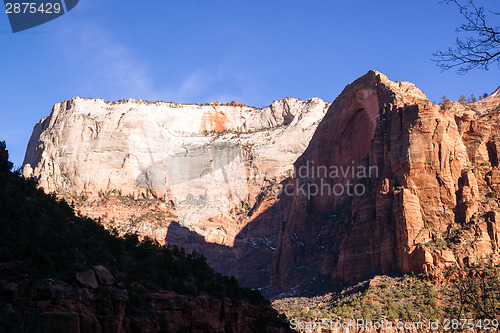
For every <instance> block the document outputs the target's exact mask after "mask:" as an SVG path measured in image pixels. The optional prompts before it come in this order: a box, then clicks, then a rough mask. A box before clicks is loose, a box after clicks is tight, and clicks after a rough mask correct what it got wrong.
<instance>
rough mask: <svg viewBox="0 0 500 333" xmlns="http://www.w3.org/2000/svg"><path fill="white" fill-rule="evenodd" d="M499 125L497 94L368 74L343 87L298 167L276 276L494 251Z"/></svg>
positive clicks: (364, 272)
mask: <svg viewBox="0 0 500 333" xmlns="http://www.w3.org/2000/svg"><path fill="white" fill-rule="evenodd" d="M499 130H500V93H498V90H497V92H496V93H494V94H492V95H491V96H490V97H488V98H486V99H484V100H483V101H479V102H476V103H473V104H469V105H462V104H459V103H456V102H449V103H445V104H444V105H434V104H432V103H430V102H429V101H428V100H427V98H426V97H425V96H424V94H423V93H422V92H421V91H420V90H419V89H418V88H416V87H415V86H414V85H413V84H411V83H408V82H392V81H390V80H388V79H387V77H386V76H384V75H383V74H381V73H378V72H375V71H370V72H368V73H367V74H366V75H364V76H363V77H361V78H359V79H357V80H356V81H354V82H353V83H351V84H349V85H348V86H346V88H345V89H344V91H343V92H342V93H341V94H340V96H339V97H337V99H336V100H335V101H334V102H333V103H332V105H331V106H330V108H329V110H328V112H327V114H326V115H325V117H324V119H323V120H322V122H321V123H320V125H319V126H318V128H317V130H316V133H315V134H314V136H313V138H312V139H311V141H310V143H309V146H308V148H307V149H306V151H305V152H304V154H303V155H302V156H301V157H300V158H299V159H298V160H297V161H296V163H295V170H297V171H298V172H296V173H295V179H294V180H293V182H292V183H293V184H292V186H291V188H289V191H288V192H291V194H292V195H286V196H283V198H282V201H284V203H283V205H284V206H285V207H286V212H285V213H284V222H283V224H282V228H281V229H280V235H279V240H278V244H277V253H276V255H275V256H274V257H273V269H272V273H271V275H272V278H271V279H272V281H274V282H275V283H276V284H277V285H278V286H279V287H281V288H283V289H285V290H289V289H290V288H292V287H295V286H297V285H300V284H305V283H306V282H308V281H309V282H310V281H314V280H319V279H318V277H319V276H323V277H325V278H327V279H333V280H334V281H337V282H344V281H355V280H360V279H364V278H367V277H370V276H373V275H375V274H389V273H401V272H403V273H411V272H432V274H439V273H438V272H439V271H440V269H442V268H445V267H448V266H450V265H454V264H456V263H458V264H459V265H467V264H469V263H471V262H476V261H479V260H485V259H486V258H488V257H489V256H493V257H494V258H496V259H498V246H499V243H498V236H497V233H498V228H499V227H500V224H498V221H499V219H498V217H497V214H496V211H497V210H498V209H499V204H498V200H496V199H493V197H496V192H493V191H496V190H494V189H495V188H498V186H499V185H498V181H499V178H497V174H500V173H499V172H498V156H499V153H500V152H499V151H498V149H499V148H500V142H499V136H498V133H500V132H499ZM353 168H354V170H355V171H356V172H355V173H353V172H351V171H352V170H353ZM325 170H328V171H331V170H339V171H337V172H329V173H325ZM359 170H361V171H363V170H364V171H365V172H359V173H358V171H359ZM354 186H359V187H358V191H357V193H356V192H355V191H354V189H355V188H354ZM349 188H350V193H349ZM290 189H291V190H290Z"/></svg>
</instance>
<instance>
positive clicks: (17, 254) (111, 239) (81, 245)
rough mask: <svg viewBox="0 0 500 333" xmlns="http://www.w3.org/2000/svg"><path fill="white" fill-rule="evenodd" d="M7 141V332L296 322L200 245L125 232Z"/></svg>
mask: <svg viewBox="0 0 500 333" xmlns="http://www.w3.org/2000/svg"><path fill="white" fill-rule="evenodd" d="M4 148H5V146H4V145H3V143H1V142H0V233H1V234H2V242H1V244H0V331H1V332H75V333H76V332H102V333H106V332H110V333H111V332H123V333H126V332H263V331H269V332H286V331H288V329H287V325H286V323H284V322H283V321H282V320H281V319H280V318H279V317H278V314H277V313H276V312H275V311H274V310H273V309H272V308H271V307H270V306H269V303H268V302H267V301H265V300H264V299H263V298H262V296H261V295H260V294H259V293H258V292H256V291H251V290H248V289H242V288H240V287H239V286H238V282H237V281H236V280H235V279H234V278H233V279H230V278H228V277H222V276H221V275H219V274H215V273H214V271H213V270H212V269H211V268H210V267H209V266H207V264H206V262H205V259H204V258H203V257H201V256H200V255H196V254H193V255H187V254H186V253H184V252H183V251H182V250H179V249H178V248H161V247H159V246H157V245H155V244H154V243H153V242H151V241H144V242H142V243H139V241H138V240H137V238H134V237H130V236H129V237H126V238H125V239H121V238H118V237H116V236H115V235H112V234H110V233H109V232H107V231H106V230H104V229H103V228H102V226H99V225H98V224H97V223H96V222H94V221H91V220H88V219H82V218H78V217H76V216H75V215H74V214H73V211H72V209H71V208H70V207H69V206H68V205H67V204H66V203H65V202H58V201H57V200H56V199H55V197H54V196H48V195H46V194H44V193H43V192H42V191H38V190H37V189H36V187H35V184H34V182H32V181H28V180H24V179H22V178H21V177H19V176H18V175H17V174H13V173H11V172H10V168H11V167H12V166H11V165H10V164H8V163H7V160H6V158H7V156H8V155H7V152H6V151H5V149H4Z"/></svg>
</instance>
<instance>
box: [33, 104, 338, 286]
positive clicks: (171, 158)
mask: <svg viewBox="0 0 500 333" xmlns="http://www.w3.org/2000/svg"><path fill="white" fill-rule="evenodd" d="M328 107H329V104H328V103H325V102H323V101H322V100H320V99H318V98H311V99H309V100H307V101H300V100H297V99H294V98H286V99H284V100H279V101H275V102H273V104H272V105H270V106H268V107H266V108H263V109H257V108H252V107H247V106H243V105H240V104H237V103H231V104H223V105H221V104H218V103H211V104H209V105H180V104H173V103H164V102H157V103H150V102H144V101H140V100H128V101H119V102H105V101H103V100H101V99H98V100H87V99H82V98H73V99H71V100H68V101H66V102H63V103H59V104H56V105H55V106H54V108H53V110H52V113H51V114H50V115H49V117H48V118H46V119H43V120H41V121H40V122H39V123H38V124H37V125H36V126H35V128H34V130H33V135H32V137H31V140H30V142H29V145H28V148H27V151H26V157H25V161H24V169H23V174H24V175H25V176H26V177H34V178H35V180H36V181H37V182H38V184H39V186H41V187H42V188H44V190H45V191H46V192H55V193H56V194H58V195H59V196H62V197H64V198H65V199H67V200H68V201H70V202H73V203H74V204H75V207H76V209H77V210H78V211H79V212H80V213H81V214H82V215H86V216H89V217H93V218H96V219H98V218H99V219H100V220H101V222H102V223H103V224H104V226H105V227H107V228H113V229H116V230H117V231H118V232H119V233H120V234H124V233H138V234H139V235H141V236H149V237H152V238H155V239H156V240H158V241H159V242H164V241H165V238H166V236H167V234H169V237H168V239H169V243H172V244H178V245H181V246H184V247H185V248H187V250H188V251H190V250H193V249H196V250H197V251H198V252H202V253H205V254H206V255H207V257H208V259H209V263H210V264H212V265H213V266H215V268H216V269H217V270H219V271H222V272H224V273H227V274H230V275H235V276H237V277H239V278H240V279H243V277H244V276H247V275H248V274H247V273H248V272H247V269H243V270H242V269H240V268H239V266H238V265H236V262H237V261H238V260H239V258H245V256H246V253H247V252H246V251H247V250H248V249H254V248H255V247H256V246H257V247H263V248H265V249H263V251H265V252H266V254H265V256H264V258H266V261H265V262H262V257H260V258H255V259H254V260H249V261H248V262H259V261H260V263H259V265H261V266H262V265H263V266H264V267H263V269H264V270H265V271H266V273H265V274H260V273H259V274H260V276H261V277H257V276H255V278H249V277H248V278H247V280H254V282H255V284H253V285H252V286H260V285H262V284H266V283H267V282H268V281H269V264H270V258H271V256H272V253H273V251H274V250H275V245H276V242H277V235H278V230H277V228H278V227H279V223H280V222H281V221H279V220H272V221H273V222H274V223H268V224H265V225H264V224H263V223H261V227H260V228H258V231H255V232H257V234H256V233H255V232H252V231H249V232H247V236H246V237H245V239H241V237H240V238H239V239H238V240H236V236H237V235H238V234H239V233H241V232H242V230H243V229H244V228H245V227H246V226H247V225H248V224H249V223H252V222H253V221H254V219H255V218H257V217H258V216H259V214H255V212H257V211H259V210H263V208H262V207H267V206H269V203H270V202H271V201H272V200H273V199H272V197H268V196H267V194H270V195H271V193H270V191H271V189H272V188H273V187H274V186H275V185H277V184H278V183H279V182H280V181H281V180H282V179H284V178H286V177H288V176H290V175H291V170H292V168H293V162H294V161H295V160H296V159H297V158H298V157H299V156H300V155H301V154H302V153H303V151H304V150H305V148H306V147H307V143H308V142H309V140H310V138H311V137H312V135H313V133H314V130H315V128H316V126H317V124H318V123H319V121H320V120H321V119H322V118H323V116H324V114H325V113H326V111H327V109H328ZM266 205H267V206H266ZM179 227H180V228H179ZM250 230H253V229H250ZM190 234H192V237H190V236H189V235H190ZM199 235H201V236H202V237H201V238H200V237H199ZM200 244H201V245H200ZM219 245H222V247H221V246H219ZM227 247H231V248H230V250H228V248H227ZM221 248H222V249H224V250H221ZM221 251H222V252H221ZM242 251H243V252H242ZM221 257H225V259H224V260H219V259H221ZM249 269H250V268H249Z"/></svg>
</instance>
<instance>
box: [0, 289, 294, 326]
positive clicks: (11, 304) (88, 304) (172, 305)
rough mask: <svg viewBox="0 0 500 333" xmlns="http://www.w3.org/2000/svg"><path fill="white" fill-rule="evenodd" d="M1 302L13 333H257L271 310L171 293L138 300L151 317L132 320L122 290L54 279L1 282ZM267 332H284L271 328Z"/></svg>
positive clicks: (4, 318) (139, 316)
mask: <svg viewBox="0 0 500 333" xmlns="http://www.w3.org/2000/svg"><path fill="white" fill-rule="evenodd" d="M0 296H2V298H3V300H4V302H3V303H2V304H3V307H2V312H0V314H1V318H2V322H1V324H2V327H4V328H7V329H9V331H12V332H15V331H18V330H21V329H23V330H26V329H28V330H31V329H33V330H43V331H47V332H57V331H63V332H68V333H71V332H75V333H78V332H109V333H111V332H124V333H126V332H170V331H172V332H179V331H183V330H185V331H188V332H260V330H259V326H258V325H259V320H260V318H261V316H265V315H269V316H270V317H272V316H273V315H275V313H274V312H273V310H272V308H271V307H266V308H263V307H258V306H256V305H253V304H249V303H246V302H243V301H240V300H236V299H231V298H223V299H220V298H215V297H210V296H205V295H201V296H187V295H182V294H178V293H176V292H172V291H168V292H167V291H165V292H157V293H145V294H143V295H142V296H141V298H140V299H139V300H136V301H137V302H139V303H138V305H136V306H139V305H140V307H141V309H143V311H149V312H150V314H149V315H144V313H138V314H135V315H134V314H133V313H132V314H131V313H127V311H126V306H127V303H129V295H128V292H127V290H124V289H119V288H116V286H106V285H96V286H95V287H85V286H82V287H76V286H74V285H71V284H68V283H66V282H64V281H60V280H54V279H39V280H34V279H24V280H21V281H17V282H6V281H5V280H0ZM6 304H7V306H5V305H6ZM19 309H23V310H19ZM152 314H155V315H152ZM267 324H269V323H267ZM267 330H268V331H269V332H286V331H287V330H286V329H284V328H280V327H278V326H276V327H273V326H272V325H269V326H268V327H267Z"/></svg>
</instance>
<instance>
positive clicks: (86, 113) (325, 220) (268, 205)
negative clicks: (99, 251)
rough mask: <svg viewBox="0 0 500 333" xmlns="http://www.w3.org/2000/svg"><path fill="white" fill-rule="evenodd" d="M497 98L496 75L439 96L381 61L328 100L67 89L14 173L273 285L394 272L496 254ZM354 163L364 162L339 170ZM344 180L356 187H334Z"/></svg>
mask: <svg viewBox="0 0 500 333" xmlns="http://www.w3.org/2000/svg"><path fill="white" fill-rule="evenodd" d="M499 108H500V89H498V90H497V91H495V92H494V93H493V94H491V95H490V96H489V97H488V98H486V99H484V100H482V101H478V102H475V103H472V104H468V105H462V104H459V103H456V102H447V103H444V104H441V105H434V104H432V103H431V102H429V101H428V99H427V98H426V97H425V95H424V94H423V93H422V92H421V91H420V90H419V89H417V88H416V87H415V86H414V85H413V84H411V83H408V82H392V81H390V80H388V79H387V77H386V76H384V75H383V74H381V73H378V72H376V71H369V72H368V73H367V74H366V75H364V76H363V77H361V78H359V79H357V80H356V81H354V82H352V83H350V84H349V85H347V86H346V88H345V89H344V91H343V92H342V93H341V94H340V95H339V96H338V97H337V98H336V99H335V101H334V102H333V103H332V104H331V105H329V104H328V103H325V102H323V101H321V100H319V99H309V100H307V101H299V100H296V99H293V98H287V99H285V100H282V101H275V102H274V103H273V104H272V105H271V106H269V107H266V108H263V109H257V108H251V107H246V106H243V105H237V104H234V103H233V104H232V105H219V104H211V105H203V106H197V105H178V104H173V103H163V102H158V103H147V102H144V101H140V100H128V101H121V102H105V101H103V100H100V99H98V100H87V99H82V98H74V99H71V100H69V101H66V102H63V103H59V104H56V105H55V106H54V108H53V110H52V113H51V114H50V116H49V117H48V118H46V119H42V120H41V121H40V122H39V123H38V124H37V125H36V126H35V128H34V131H33V135H32V138H31V140H30V142H29V145H28V148H27V151H26V158H25V161H24V169H23V174H24V176H26V177H34V178H35V180H37V182H38V184H39V186H41V187H43V188H44V189H45V191H47V192H56V193H57V194H58V195H59V196H61V197H64V198H66V199H67V200H69V201H70V202H73V203H74V204H75V207H76V209H77V210H78V211H79V212H80V214H84V215H89V216H91V217H100V218H101V223H103V225H105V226H106V227H107V228H114V229H116V230H117V231H118V232H119V233H121V234H123V233H126V232H137V233H139V234H141V235H143V236H150V237H153V238H156V239H158V240H160V241H167V242H168V243H174V244H178V245H182V246H184V247H185V248H186V249H187V250H188V251H189V250H193V249H194V250H196V251H198V252H201V253H203V254H205V255H206V256H207V257H208V262H209V263H210V264H211V265H212V266H213V267H214V268H215V269H216V270H219V271H221V272H223V273H225V274H230V275H234V276H235V277H237V278H238V279H239V280H240V281H241V282H242V283H243V284H244V285H247V286H250V287H254V288H269V289H268V290H273V291H272V292H271V291H269V293H274V294H275V295H276V293H279V292H283V291H284V292H290V291H291V290H294V289H297V287H304V286H306V285H309V283H311V282H313V281H316V282H318V281H328V283H327V285H329V286H331V285H333V284H334V283H336V282H343V281H355V280H359V279H363V278H368V277H371V276H373V275H377V274H388V273H393V272H399V273H401V272H403V273H410V272H425V273H428V274H429V275H431V276H435V277H439V272H440V270H441V269H443V268H445V267H448V266H451V265H455V264H458V265H467V264H470V263H473V262H477V261H480V260H486V259H488V258H491V259H493V260H495V261H497V259H498V246H499V243H498V227H499V224H500V215H499V205H498V200H497V193H498V191H500V169H499V166H498V163H499V161H498V156H499V152H498V149H499V147H500V138H499V136H498V133H499V131H498V129H499V126H500V119H499V117H500V116H499V114H500V112H499V111H500V109H499ZM327 109H328V110H327ZM349 168H351V169H349ZM352 168H356V170H369V171H371V172H366V173H365V174H359V173H355V174H353V173H351V172H342V170H344V171H346V170H352ZM334 169H336V170H340V171H339V172H337V173H336V174H325V173H324V172H323V173H322V172H318V171H319V170H334ZM294 170H295V171H296V172H295V173H294V172H293V171H294ZM297 171H302V172H297ZM353 185H358V187H357V189H363V193H362V195H349V194H348V193H347V191H344V193H340V192H339V191H338V190H339V189H342V188H343V189H347V187H349V186H353ZM315 188H323V191H320V192H319V193H317V194H316V193H314V195H309V194H311V193H313V192H311V191H312V190H314V189H315ZM283 189H286V191H283ZM328 189H336V190H337V192H335V193H332V192H333V191H330V192H329V191H328ZM358 194H359V193H358ZM299 289H300V288H299Z"/></svg>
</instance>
